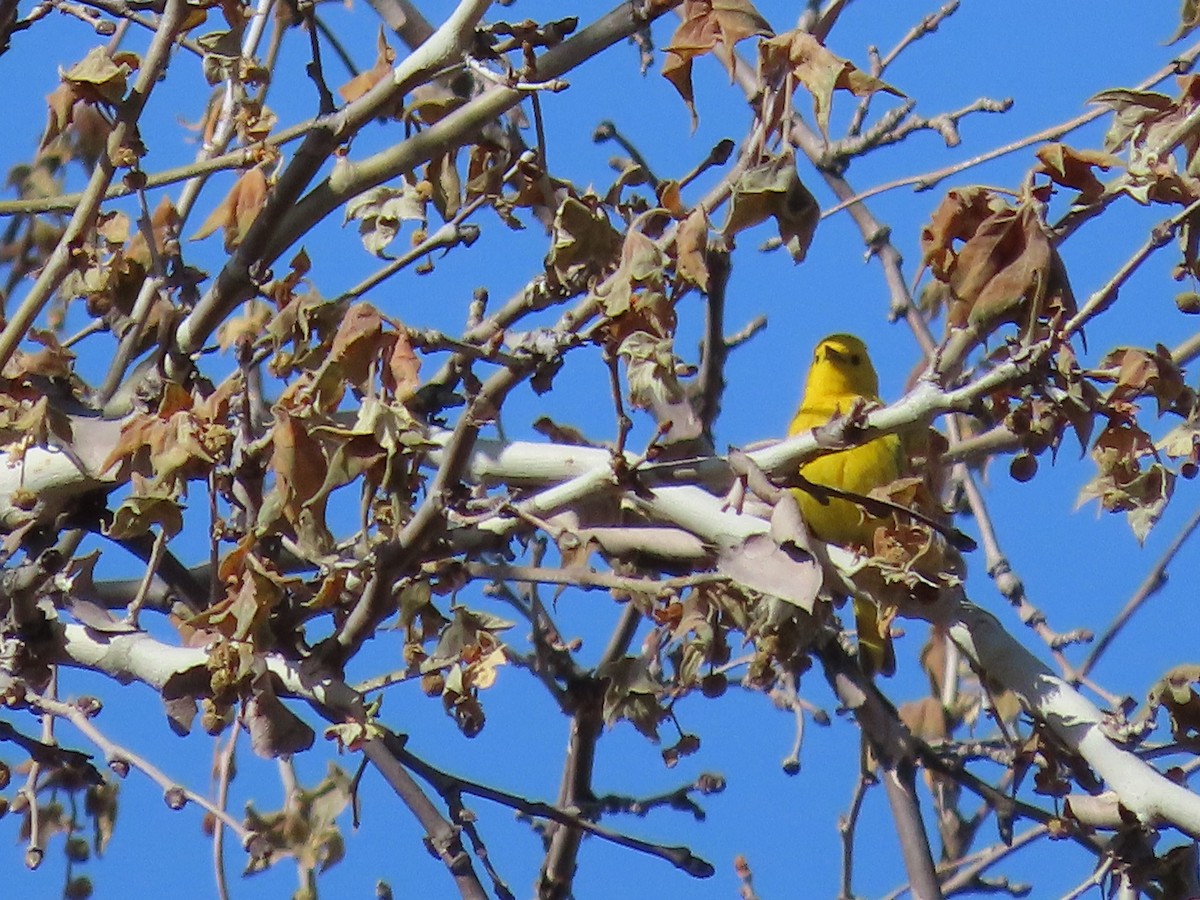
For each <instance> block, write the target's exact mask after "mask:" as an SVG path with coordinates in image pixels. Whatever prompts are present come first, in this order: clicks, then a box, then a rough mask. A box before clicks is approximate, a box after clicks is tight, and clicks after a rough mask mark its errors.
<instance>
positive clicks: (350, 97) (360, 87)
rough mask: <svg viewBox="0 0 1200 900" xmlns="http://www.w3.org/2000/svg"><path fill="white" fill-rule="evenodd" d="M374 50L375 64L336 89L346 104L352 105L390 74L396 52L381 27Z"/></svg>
mask: <svg viewBox="0 0 1200 900" xmlns="http://www.w3.org/2000/svg"><path fill="white" fill-rule="evenodd" d="M375 48H376V49H375V64H374V65H373V66H371V68H369V69H367V70H366V71H365V72H359V73H358V74H357V75H355V76H354V77H353V78H351V79H350V80H349V81H347V82H346V83H345V84H343V85H342V86H341V87H340V88H338V94H340V95H341V98H342V99H343V100H344V101H346V102H347V103H353V102H354V101H355V100H357V99H358V98H359V97H361V96H362V95H363V94H365V93H366V92H367V91H369V90H370V89H371V88H373V87H375V85H377V84H378V83H379V82H381V81H383V79H385V78H387V76H388V75H390V74H391V72H392V63H394V62H395V61H396V51H395V50H393V49H392V48H391V47H389V46H388V42H387V33H386V32H385V31H384V29H383V26H382V25H380V26H379V35H378V37H377V38H376V39H375Z"/></svg>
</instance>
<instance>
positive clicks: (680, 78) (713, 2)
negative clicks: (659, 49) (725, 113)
mask: <svg viewBox="0 0 1200 900" xmlns="http://www.w3.org/2000/svg"><path fill="white" fill-rule="evenodd" d="M681 16H682V19H683V21H682V22H680V24H679V27H678V28H676V29H675V34H674V35H672V36H671V42H670V43H669V44H667V46H666V47H665V48H663V49H664V52H665V53H666V57H665V58H664V60H663V69H662V74H663V77H664V78H666V79H667V80H668V81H669V82H671V84H672V85H674V86H675V90H677V91H678V92H679V96H681V97H682V98H683V100H684V102H685V103H686V104H687V107H688V112H689V113H690V114H691V116H692V127H693V128H695V126H696V122H697V115H696V103H695V93H694V92H693V89H692V62H693V61H694V60H695V59H696V58H697V57H700V56H703V55H704V54H706V53H709V52H711V51H713V50H717V52H719V53H724V54H725V56H726V58H731V56H732V50H733V46H734V45H735V44H736V43H737V42H738V41H742V40H745V39H746V38H748V37H753V36H754V35H760V36H766V35H771V34H774V32H773V31H772V30H771V26H770V24H768V22H767V20H766V19H764V18H763V17H762V16H761V15H760V14H759V12H758V10H756V9H755V8H754V6H753V5H752V4H751V3H749V2H748V0H685V2H684V4H683V10H682V13H681Z"/></svg>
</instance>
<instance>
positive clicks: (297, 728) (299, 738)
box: [242, 672, 316, 759]
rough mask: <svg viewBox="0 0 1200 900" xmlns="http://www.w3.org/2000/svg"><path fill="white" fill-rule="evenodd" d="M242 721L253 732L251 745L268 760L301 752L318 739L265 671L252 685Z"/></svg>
mask: <svg viewBox="0 0 1200 900" xmlns="http://www.w3.org/2000/svg"><path fill="white" fill-rule="evenodd" d="M250 690H251V693H250V698H249V699H248V700H247V701H246V706H245V709H244V711H243V714H242V721H243V722H244V723H245V726H246V729H247V730H248V731H249V732H250V746H251V747H252V748H253V750H254V752H255V753H256V754H258V755H259V756H261V757H263V758H264V759H277V758H279V757H281V756H291V755H292V754H294V753H301V752H303V751H305V750H307V749H309V748H310V747H312V745H313V742H314V741H315V740H316V733H315V732H314V731H313V730H312V728H310V727H309V726H308V725H307V724H305V722H304V721H303V720H301V719H300V717H299V716H297V715H296V714H295V713H294V712H292V711H291V710H290V709H288V708H287V707H286V706H284V704H283V703H282V702H281V701H280V699H279V697H278V696H276V694H275V687H274V683H273V681H272V676H271V675H270V674H268V673H266V672H263V673H261V674H259V675H258V676H256V677H255V679H254V681H253V682H252V683H251V686H250Z"/></svg>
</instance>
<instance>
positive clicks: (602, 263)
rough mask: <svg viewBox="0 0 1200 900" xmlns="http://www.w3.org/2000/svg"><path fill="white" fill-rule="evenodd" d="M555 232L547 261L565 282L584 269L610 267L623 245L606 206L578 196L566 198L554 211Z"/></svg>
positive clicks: (594, 270) (595, 270) (596, 271)
mask: <svg viewBox="0 0 1200 900" xmlns="http://www.w3.org/2000/svg"><path fill="white" fill-rule="evenodd" d="M552 235H553V238H552V243H551V245H550V254H549V255H548V256H547V257H546V265H547V266H548V268H549V269H550V270H551V271H552V272H553V273H554V274H555V276H557V278H558V280H559V281H564V282H565V281H570V280H571V279H572V278H574V277H575V276H576V275H578V274H581V273H586V274H589V275H590V274H599V273H601V272H603V271H604V270H606V269H608V268H609V267H610V266H612V265H613V263H614V262H615V261H616V256H617V252H618V250H619V249H620V247H621V246H622V241H621V236H620V235H619V234H618V233H617V231H616V229H615V228H613V227H612V225H611V224H609V221H608V216H607V215H606V214H605V212H604V208H603V207H602V206H600V205H599V204H588V203H585V202H583V200H579V199H577V198H575V197H567V198H566V199H565V200H563V202H562V204H561V205H560V206H559V207H558V210H557V211H556V212H555V213H554V225H553V227H552Z"/></svg>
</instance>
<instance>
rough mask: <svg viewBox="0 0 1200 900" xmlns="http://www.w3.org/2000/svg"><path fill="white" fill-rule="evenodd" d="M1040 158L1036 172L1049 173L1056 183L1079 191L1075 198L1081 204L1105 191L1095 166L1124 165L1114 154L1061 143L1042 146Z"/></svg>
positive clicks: (1103, 169)
mask: <svg viewBox="0 0 1200 900" xmlns="http://www.w3.org/2000/svg"><path fill="white" fill-rule="evenodd" d="M1037 158H1038V160H1039V165H1037V166H1035V167H1034V171H1035V172H1043V173H1045V174H1046V175H1049V176H1050V179H1051V180H1052V181H1053V182H1054V183H1055V184H1061V185H1062V186H1063V187H1067V188H1071V189H1073V190H1076V191H1079V197H1078V199H1077V200H1076V201H1075V202H1076V203H1078V204H1090V203H1093V202H1095V201H1096V200H1098V199H1099V198H1100V197H1101V196H1102V195H1103V194H1104V184H1103V182H1101V181H1100V179H1099V178H1097V177H1096V173H1095V172H1094V171H1093V168H1097V169H1101V170H1102V171H1105V172H1107V171H1108V170H1109V169H1111V168H1112V167H1113V166H1119V165H1120V164H1121V161H1120V159H1118V158H1117V157H1115V156H1113V155H1112V154H1111V153H1101V152H1100V151H1097V150H1076V149H1074V148H1072V147H1068V146H1067V145H1066V144H1061V143H1053V144H1045V145H1043V146H1042V147H1039V148H1038V151H1037Z"/></svg>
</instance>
